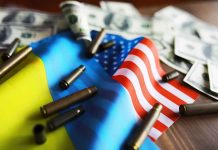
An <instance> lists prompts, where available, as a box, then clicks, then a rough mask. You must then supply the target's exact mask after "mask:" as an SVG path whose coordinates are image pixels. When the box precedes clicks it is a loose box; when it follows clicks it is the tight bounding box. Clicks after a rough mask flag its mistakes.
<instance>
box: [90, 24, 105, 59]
mask: <svg viewBox="0 0 218 150" xmlns="http://www.w3.org/2000/svg"><path fill="white" fill-rule="evenodd" d="M105 34H106V29H105V28H102V29H101V31H100V32H99V33H98V35H97V37H96V38H95V39H94V40H93V41H92V43H91V44H90V46H89V49H88V56H89V57H92V56H94V55H95V54H96V53H97V51H98V47H99V45H100V43H101V41H102V40H103V39H104V36H105Z"/></svg>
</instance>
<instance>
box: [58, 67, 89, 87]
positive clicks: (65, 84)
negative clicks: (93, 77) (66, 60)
mask: <svg viewBox="0 0 218 150" xmlns="http://www.w3.org/2000/svg"><path fill="white" fill-rule="evenodd" d="M85 69H86V67H85V66H83V65H80V66H79V67H78V68H76V69H75V70H74V71H73V72H72V73H71V74H70V75H69V76H68V77H66V78H64V79H63V80H62V81H61V82H60V83H59V86H60V88H61V89H63V90H64V89H67V88H69V86H70V85H71V84H72V83H73V82H74V81H75V80H76V79H77V78H78V77H79V76H80V75H81V74H82V73H83V72H84V71H85Z"/></svg>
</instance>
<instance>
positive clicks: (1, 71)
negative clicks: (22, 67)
mask: <svg viewBox="0 0 218 150" xmlns="http://www.w3.org/2000/svg"><path fill="white" fill-rule="evenodd" d="M31 51H32V48H31V47H29V46H26V47H24V48H23V49H22V50H20V51H19V52H17V53H16V54H14V55H13V56H12V57H11V58H10V59H8V60H7V61H6V62H5V63H3V64H2V65H1V66H0V78H2V77H3V76H4V75H6V74H7V73H8V72H9V71H10V70H12V69H13V68H14V67H15V66H17V65H18V64H19V63H20V62H21V61H22V60H23V59H24V58H26V57H27V55H28V54H30V52H31Z"/></svg>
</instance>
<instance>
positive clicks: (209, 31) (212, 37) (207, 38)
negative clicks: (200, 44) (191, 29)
mask: <svg viewBox="0 0 218 150" xmlns="http://www.w3.org/2000/svg"><path fill="white" fill-rule="evenodd" d="M196 31H197V33H198V35H199V36H200V38H201V40H202V41H204V42H206V43H209V44H217V45H218V27H215V26H213V25H210V24H207V23H199V24H198V25H197V26H196Z"/></svg>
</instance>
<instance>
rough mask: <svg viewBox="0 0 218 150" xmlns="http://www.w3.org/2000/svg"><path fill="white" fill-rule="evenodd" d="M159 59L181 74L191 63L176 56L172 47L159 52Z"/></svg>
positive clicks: (186, 71)
mask: <svg viewBox="0 0 218 150" xmlns="http://www.w3.org/2000/svg"><path fill="white" fill-rule="evenodd" d="M159 57H160V60H161V61H162V62H164V63H165V64H166V65H168V66H170V67H172V68H174V69H176V70H178V71H179V72H181V73H183V74H187V73H188V71H189V69H190V68H191V66H192V64H191V63H190V62H189V61H187V60H185V59H183V58H180V57H178V56H176V55H175V54H174V52H173V50H172V49H169V50H167V51H163V52H161V53H159Z"/></svg>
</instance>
